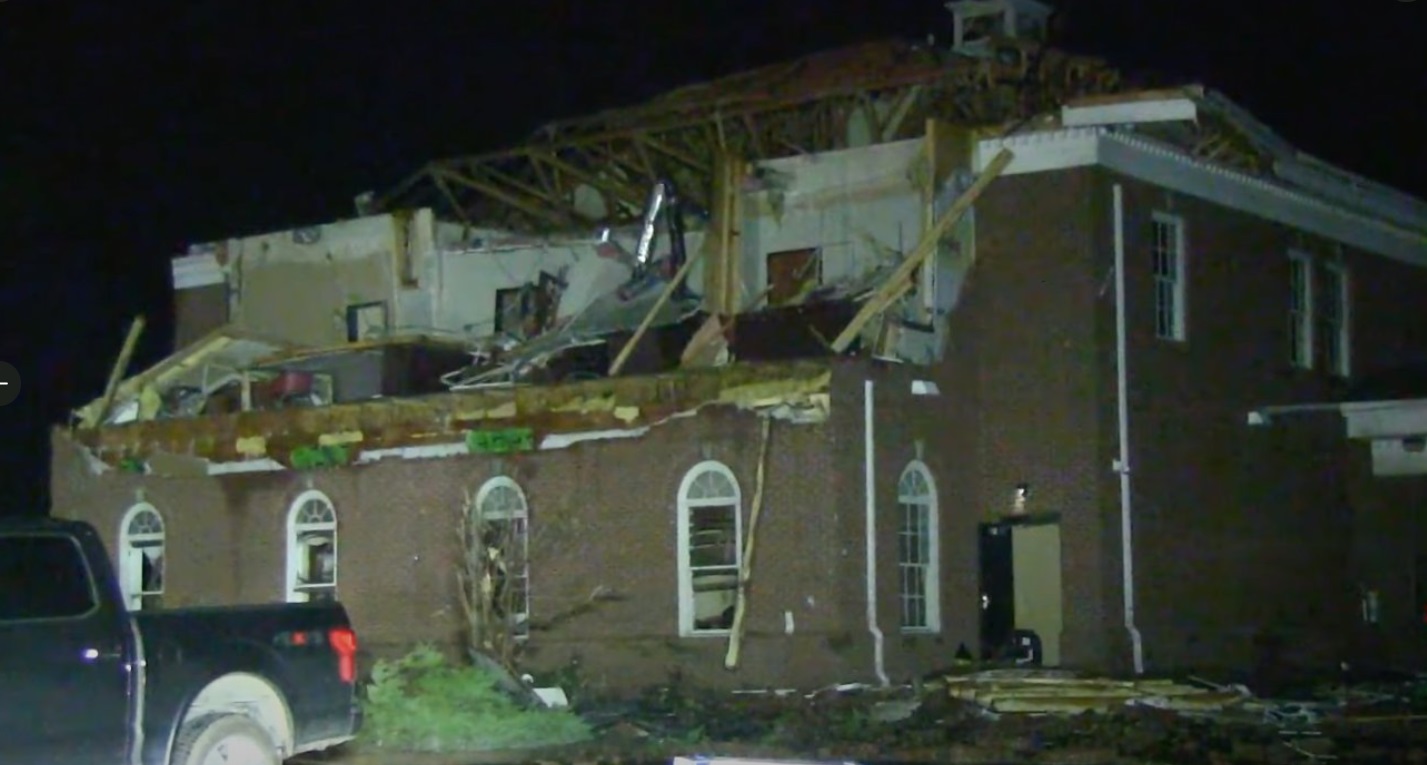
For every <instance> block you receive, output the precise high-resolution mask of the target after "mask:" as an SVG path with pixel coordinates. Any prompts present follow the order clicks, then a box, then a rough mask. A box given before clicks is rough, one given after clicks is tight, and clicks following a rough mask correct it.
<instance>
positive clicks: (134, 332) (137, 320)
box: [85, 314, 144, 428]
mask: <svg viewBox="0 0 1427 765" xmlns="http://www.w3.org/2000/svg"><path fill="white" fill-rule="evenodd" d="M143 332H144V316H143V314H140V315H138V316H135V317H134V323H133V324H130V325H129V334H128V336H127V337H125V338H124V345H123V347H122V348H120V349H119V357H118V358H116V359H114V368H113V369H111V370H109V382H108V383H106V384H105V385H104V398H103V399H101V402H100V404H99V410H98V411H97V412H94V420H93V421H92V422H86V423H85V425H87V426H89V427H92V428H97V427H99V426H100V425H102V424H103V423H104V418H105V417H108V416H109V407H111V406H113V405H114V396H115V394H117V393H118V391H119V383H120V382H123V380H124V371H125V370H127V369H128V368H129V360H130V359H132V358H133V357H134V349H135V348H137V347H138V346H139V335H141V334H143Z"/></svg>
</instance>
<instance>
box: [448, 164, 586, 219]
mask: <svg viewBox="0 0 1427 765" xmlns="http://www.w3.org/2000/svg"><path fill="white" fill-rule="evenodd" d="M433 172H435V173H437V174H438V175H439V176H440V177H442V178H445V179H446V180H448V181H450V182H452V183H456V184H460V185H462V186H465V187H467V188H471V189H474V190H476V191H479V192H480V193H482V194H485V195H486V196H490V197H494V198H496V199H499V200H500V201H501V202H504V203H505V204H507V205H510V206H511V207H514V208H515V209H517V210H520V211H522V212H524V213H527V214H529V215H532V216H534V217H535V218H537V219H540V220H544V221H546V222H547V223H551V224H553V225H555V226H567V225H569V221H568V220H567V219H566V218H565V217H564V216H563V215H561V214H559V213H557V212H555V211H554V210H551V209H547V208H544V207H541V206H540V205H537V204H535V203H533V202H530V201H529V200H525V199H521V198H520V197H517V196H515V195H514V194H511V193H510V192H508V191H506V190H505V189H502V188H500V187H499V186H496V185H494V184H491V183H486V182H484V181H482V180H481V179H479V178H472V177H470V176H467V175H463V174H461V173H457V172H454V171H452V170H449V169H447V168H444V167H443V168H439V169H437V170H434V171H433Z"/></svg>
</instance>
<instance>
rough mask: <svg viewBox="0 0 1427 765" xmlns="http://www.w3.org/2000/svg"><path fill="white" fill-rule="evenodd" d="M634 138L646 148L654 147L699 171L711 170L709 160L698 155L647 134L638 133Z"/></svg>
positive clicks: (655, 149)
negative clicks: (685, 151)
mask: <svg viewBox="0 0 1427 765" xmlns="http://www.w3.org/2000/svg"><path fill="white" fill-rule="evenodd" d="M634 140H635V141H637V142H638V143H640V144H641V145H643V146H645V147H646V148H649V149H653V150H654V151H656V152H658V153H660V154H663V155H665V156H667V157H670V158H672V159H676V160H678V161H680V162H682V163H684V164H686V165H688V166H689V167H691V168H693V169H694V170H697V171H699V172H700V173H707V172H709V165H708V163H707V162H704V161H702V160H700V159H699V158H698V157H695V156H693V155H692V154H686V153H684V152H682V151H680V150H678V149H676V148H674V147H672V146H669V145H668V144H666V143H664V142H663V141H658V140H655V139H653V138H650V137H649V136H647V135H638V136H636V137H635V139H634Z"/></svg>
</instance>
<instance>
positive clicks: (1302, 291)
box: [1288, 252, 1313, 369]
mask: <svg viewBox="0 0 1427 765" xmlns="http://www.w3.org/2000/svg"><path fill="white" fill-rule="evenodd" d="M1288 343H1289V345H1288V358H1289V361H1290V362H1292V364H1293V365H1294V366H1295V367H1298V368H1300V369H1312V368H1313V261H1312V260H1310V259H1309V257H1308V255H1306V254H1305V253H1302V252H1290V253H1289V254H1288Z"/></svg>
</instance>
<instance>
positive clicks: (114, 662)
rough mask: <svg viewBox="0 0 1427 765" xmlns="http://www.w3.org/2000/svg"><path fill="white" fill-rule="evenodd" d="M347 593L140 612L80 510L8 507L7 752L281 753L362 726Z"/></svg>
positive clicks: (2, 566) (248, 763)
mask: <svg viewBox="0 0 1427 765" xmlns="http://www.w3.org/2000/svg"><path fill="white" fill-rule="evenodd" d="M356 652H357V640H356V636H355V634H354V633H353V631H352V627H351V623H350V622H349V621H348V619H347V612H346V610H345V609H344V608H343V607H342V606H341V605H340V604H338V603H334V602H326V603H294V604H279V605H262V606H238V607H232V608H191V609H173V610H159V611H154V612H137V613H130V612H129V611H128V610H127V609H126V608H125V606H124V600H123V599H122V597H121V595H120V590H119V584H118V581H117V580H116V578H115V576H114V570H113V568H112V567H111V566H110V563H109V556H108V555H107V554H106V553H105V550H104V546H103V544H102V543H101V541H100V539H99V536H98V534H97V533H96V532H95V531H94V529H93V528H92V527H91V526H89V525H88V524H85V523H77V522H73V521H60V520H53V519H34V520H0V763H35V764H36V765H38V764H39V763H45V765H119V764H120V763H125V764H127V765H208V764H209V763H231V764H233V765H276V764H277V763H279V762H281V761H282V760H284V759H286V758H288V757H291V756H293V755H295V754H299V753H302V752H310V751H314V750H317V749H324V748H327V747H330V746H334V745H336V744H340V743H342V742H344V741H347V740H350V739H351V738H352V737H353V736H355V735H356V733H357V730H358V729H359V728H360V726H361V712H360V708H359V707H358V705H357V698H356V691H355V683H356V673H357V668H356Z"/></svg>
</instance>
